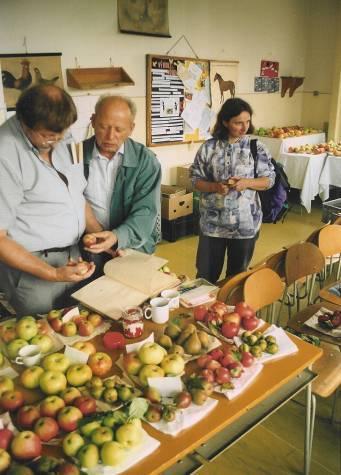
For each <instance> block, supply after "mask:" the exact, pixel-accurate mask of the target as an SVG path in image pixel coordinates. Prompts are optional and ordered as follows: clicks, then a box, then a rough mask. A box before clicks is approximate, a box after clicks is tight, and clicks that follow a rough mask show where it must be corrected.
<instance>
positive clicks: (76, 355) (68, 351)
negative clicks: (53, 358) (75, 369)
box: [64, 345, 89, 364]
mask: <svg viewBox="0 0 341 475" xmlns="http://www.w3.org/2000/svg"><path fill="white" fill-rule="evenodd" d="M64 355H65V356H67V357H68V358H69V360H70V361H71V363H72V364H86V363H87V362H88V359H89V354H88V353H85V351H80V350H76V348H72V347H71V346H68V345H66V346H65V351H64Z"/></svg>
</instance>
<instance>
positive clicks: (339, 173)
mask: <svg viewBox="0 0 341 475" xmlns="http://www.w3.org/2000/svg"><path fill="white" fill-rule="evenodd" d="M330 185H332V186H338V187H340V188H341V157H336V156H335V155H328V156H327V158H326V160H325V164H324V167H323V170H322V173H321V176H320V190H319V195H320V198H321V200H322V201H326V200H327V199H328V198H329V186H330Z"/></svg>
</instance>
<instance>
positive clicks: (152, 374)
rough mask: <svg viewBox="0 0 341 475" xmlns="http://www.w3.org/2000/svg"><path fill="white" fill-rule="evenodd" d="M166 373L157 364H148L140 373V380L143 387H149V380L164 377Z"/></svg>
mask: <svg viewBox="0 0 341 475" xmlns="http://www.w3.org/2000/svg"><path fill="white" fill-rule="evenodd" d="M164 375H165V372H164V370H163V369H162V368H160V366H157V365H155V364H146V365H144V366H142V368H141V369H140V371H139V380H140V383H141V384H142V386H148V378H157V377H159V378H160V377H163V376H164Z"/></svg>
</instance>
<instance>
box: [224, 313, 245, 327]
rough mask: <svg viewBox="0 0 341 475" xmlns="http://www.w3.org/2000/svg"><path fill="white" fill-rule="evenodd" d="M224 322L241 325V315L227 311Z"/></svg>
mask: <svg viewBox="0 0 341 475" xmlns="http://www.w3.org/2000/svg"><path fill="white" fill-rule="evenodd" d="M223 322H232V323H236V324H237V325H240V322H241V316H240V315H239V313H237V312H232V313H225V315H223Z"/></svg>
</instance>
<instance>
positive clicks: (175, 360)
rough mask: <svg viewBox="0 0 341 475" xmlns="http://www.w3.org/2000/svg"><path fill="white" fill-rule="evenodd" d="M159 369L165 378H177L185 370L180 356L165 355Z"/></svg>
mask: <svg viewBox="0 0 341 475" xmlns="http://www.w3.org/2000/svg"><path fill="white" fill-rule="evenodd" d="M161 368H162V369H163V370H164V372H165V374H166V375H167V376H178V375H179V374H181V373H182V372H183V371H184V369H185V361H184V359H183V358H182V356H180V355H177V354H172V355H167V356H165V357H164V358H163V360H162V362H161Z"/></svg>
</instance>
